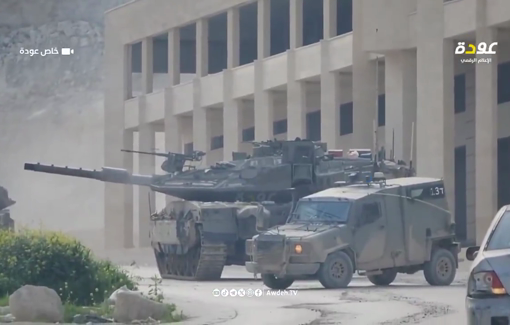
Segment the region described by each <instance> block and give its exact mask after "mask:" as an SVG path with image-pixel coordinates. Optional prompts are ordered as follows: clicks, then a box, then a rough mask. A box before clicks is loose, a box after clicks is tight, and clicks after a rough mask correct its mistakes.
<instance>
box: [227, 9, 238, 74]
mask: <svg viewBox="0 0 510 325" xmlns="http://www.w3.org/2000/svg"><path fill="white" fill-rule="evenodd" d="M239 27H240V26H239V8H238V7H236V8H232V9H230V10H229V11H228V13H227V68H229V69H232V68H235V67H237V66H238V65H239V51H240V42H241V39H240V38H239V30H240V28H239Z"/></svg>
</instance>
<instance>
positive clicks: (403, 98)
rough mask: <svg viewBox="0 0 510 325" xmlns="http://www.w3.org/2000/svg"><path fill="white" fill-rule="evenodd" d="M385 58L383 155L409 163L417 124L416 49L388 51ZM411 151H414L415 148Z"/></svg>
mask: <svg viewBox="0 0 510 325" xmlns="http://www.w3.org/2000/svg"><path fill="white" fill-rule="evenodd" d="M384 61H385V88H386V89H385V93H386V126H385V145H384V147H385V149H386V158H391V155H392V154H393V157H394V158H395V160H404V161H405V162H406V163H407V164H409V162H410V160H411V159H412V158H413V157H411V148H414V147H415V146H414V144H412V143H411V137H412V125H413V122H414V123H416V82H417V79H416V52H415V51H411V50H404V51H396V52H392V53H387V54H386V55H385V56H384ZM415 138H416V137H415ZM413 152H414V153H416V150H413ZM413 156H414V154H413ZM413 161H415V160H414V159H413Z"/></svg>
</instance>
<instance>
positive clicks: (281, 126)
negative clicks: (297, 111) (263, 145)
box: [268, 119, 287, 140]
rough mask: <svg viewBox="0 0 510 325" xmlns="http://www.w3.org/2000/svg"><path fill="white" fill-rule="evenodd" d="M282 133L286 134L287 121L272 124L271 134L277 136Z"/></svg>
mask: <svg viewBox="0 0 510 325" xmlns="http://www.w3.org/2000/svg"><path fill="white" fill-rule="evenodd" d="M282 133H287V119H285V120H279V121H275V122H273V134H274V135H277V134H282ZM268 140H269V139H268Z"/></svg>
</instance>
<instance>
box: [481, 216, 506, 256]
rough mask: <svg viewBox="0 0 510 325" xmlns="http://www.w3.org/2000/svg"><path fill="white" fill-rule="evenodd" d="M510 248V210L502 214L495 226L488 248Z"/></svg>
mask: <svg viewBox="0 0 510 325" xmlns="http://www.w3.org/2000/svg"><path fill="white" fill-rule="evenodd" d="M498 249H510V212H509V211H507V212H505V214H503V215H502V216H501V219H499V222H498V224H497V225H496V227H494V230H493V231H492V234H491V236H490V237H489V241H488V243H487V248H486V250H488V251H492V250H498Z"/></svg>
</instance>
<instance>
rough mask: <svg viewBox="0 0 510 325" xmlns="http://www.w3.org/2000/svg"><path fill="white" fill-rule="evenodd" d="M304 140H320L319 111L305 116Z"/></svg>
mask: <svg viewBox="0 0 510 325" xmlns="http://www.w3.org/2000/svg"><path fill="white" fill-rule="evenodd" d="M306 138H307V139H308V140H312V141H320V139H321V111H320V110H318V111H315V112H310V113H308V114H306Z"/></svg>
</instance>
